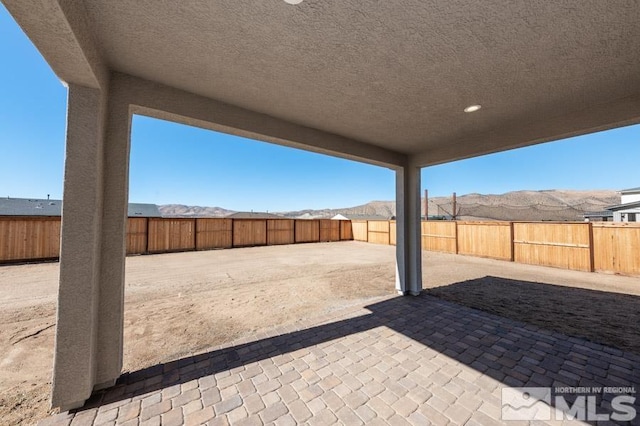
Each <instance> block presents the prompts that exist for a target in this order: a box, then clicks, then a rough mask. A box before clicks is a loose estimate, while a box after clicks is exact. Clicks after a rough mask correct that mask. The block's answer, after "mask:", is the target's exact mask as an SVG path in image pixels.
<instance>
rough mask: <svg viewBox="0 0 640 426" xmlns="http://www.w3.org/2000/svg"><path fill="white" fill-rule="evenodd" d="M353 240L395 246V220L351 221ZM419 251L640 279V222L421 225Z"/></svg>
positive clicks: (443, 222)
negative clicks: (638, 276)
mask: <svg viewBox="0 0 640 426" xmlns="http://www.w3.org/2000/svg"><path fill="white" fill-rule="evenodd" d="M352 226H353V238H354V240H357V241H367V242H371V243H377V244H395V240H396V236H395V231H396V228H395V226H396V223H395V221H368V222H367V221H353V222H352ZM421 226H422V248H423V249H424V250H428V251H440V252H444V253H455V254H464V255H469V256H479V257H489V258H492V259H500V260H508V261H512V262H518V263H527V264H531V265H542V266H552V267H556V268H564V269H573V270H578V271H603V272H614V273H621V274H628V275H640V223H615V222H596V223H592V222H578V223H569V222H567V223H564V222H563V223H551V222H462V221H423V222H422V225H421Z"/></svg>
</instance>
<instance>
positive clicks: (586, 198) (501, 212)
mask: <svg viewBox="0 0 640 426" xmlns="http://www.w3.org/2000/svg"><path fill="white" fill-rule="evenodd" d="M619 203H620V194H619V193H618V192H616V191H613V190H592V191H574V190H557V189H553V190H541V191H514V192H507V193H505V194H466V195H461V196H458V197H457V199H456V205H457V207H456V212H455V214H454V212H453V200H452V197H433V198H431V197H430V198H429V212H428V214H429V215H430V216H445V217H451V216H456V218H457V219H460V220H523V221H529V220H535V221H539V220H558V221H582V220H583V217H582V215H583V214H584V213H585V212H593V211H601V210H604V209H605V208H606V207H607V206H611V205H614V204H619ZM422 205H423V206H424V199H423V200H422ZM158 208H159V209H160V212H161V213H162V215H163V216H165V217H224V216H228V215H230V214H233V213H235V211H233V210H229V209H225V208H222V207H201V206H185V205H182V204H165V205H161V206H158ZM272 213H276V214H279V215H282V216H283V217H287V218H304V219H316V218H330V217H333V216H335V215H337V214H341V215H344V216H347V217H349V216H350V215H367V216H380V217H385V218H390V217H392V216H395V202H394V201H371V202H369V203H366V204H363V205H359V206H355V207H345V208H338V209H305V210H297V211H286V212H272ZM422 214H424V207H423V208H422Z"/></svg>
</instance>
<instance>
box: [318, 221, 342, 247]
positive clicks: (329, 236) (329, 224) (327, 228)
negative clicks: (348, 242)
mask: <svg viewBox="0 0 640 426" xmlns="http://www.w3.org/2000/svg"><path fill="white" fill-rule="evenodd" d="M320 241H321V242H329V241H340V222H339V221H337V220H331V219H320Z"/></svg>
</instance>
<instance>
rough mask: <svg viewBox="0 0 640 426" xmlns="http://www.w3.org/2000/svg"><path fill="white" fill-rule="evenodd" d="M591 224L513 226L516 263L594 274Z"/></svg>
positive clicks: (526, 224)
mask: <svg viewBox="0 0 640 426" xmlns="http://www.w3.org/2000/svg"><path fill="white" fill-rule="evenodd" d="M589 227H590V224H589V223H517V222H516V223H514V224H513V245H514V251H515V253H514V260H515V261H516V262H519V263H528V264H532V265H542V266H553V267H556V268H565V269H573V270H578V271H591V252H590V250H591V247H590V245H589V244H590V235H589V234H590V231H589Z"/></svg>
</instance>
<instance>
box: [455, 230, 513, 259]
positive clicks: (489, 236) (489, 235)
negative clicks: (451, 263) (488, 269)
mask: <svg viewBox="0 0 640 426" xmlns="http://www.w3.org/2000/svg"><path fill="white" fill-rule="evenodd" d="M457 226H458V229H457V232H458V253H460V254H466V255H471V256H478V257H490V258H493V259H503V260H511V225H510V223H509V222H457Z"/></svg>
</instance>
